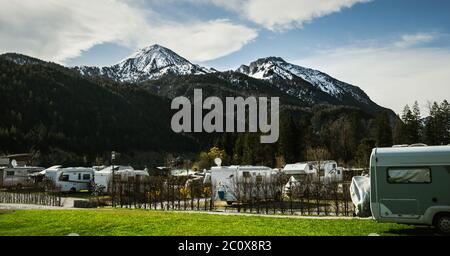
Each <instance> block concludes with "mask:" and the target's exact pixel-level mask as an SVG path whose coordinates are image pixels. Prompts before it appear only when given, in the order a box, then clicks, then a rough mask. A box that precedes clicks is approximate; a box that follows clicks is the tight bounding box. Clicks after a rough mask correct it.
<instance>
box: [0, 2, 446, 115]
mask: <svg viewBox="0 0 450 256" xmlns="http://www.w3.org/2000/svg"><path fill="white" fill-rule="evenodd" d="M14 2H15V3H14ZM449 11H450V1H448V0H430V1H425V0H422V1H420V0H372V1H370V0H281V1H280V0H278V1H269V0H228V1H227V0H97V1H88V0H78V1H75V0H42V1H34V0H22V1H19V2H18V1H3V0H0V24H3V26H2V25H0V52H11V51H14V52H21V53H24V54H29V55H32V56H35V57H39V58H43V59H47V60H52V61H55V62H59V63H62V64H65V65H69V66H75V65H94V66H108V65H113V64H115V63H117V62H119V61H120V60H122V59H124V58H126V57H127V56H129V55H131V54H132V53H133V52H134V51H136V49H138V48H141V47H145V46H148V45H151V44H155V43H158V44H161V45H164V46H166V47H168V48H171V49H172V50H174V51H176V52H177V53H179V54H180V55H182V56H184V57H186V58H187V59H189V60H191V61H192V62H194V63H198V64H201V65H204V66H208V67H210V66H211V67H215V68H217V69H219V70H228V69H236V68H238V67H239V66H240V65H241V64H248V63H249V62H251V61H253V60H255V59H257V58H260V57H266V56H280V57H283V58H284V59H286V60H288V61H290V62H292V63H295V64H299V65H302V66H307V67H311V68H315V69H319V70H321V71H324V72H326V73H329V74H330V75H332V76H335V77H336V78H338V79H341V80H343V81H345V82H349V83H352V84H354V85H357V86H359V87H361V88H362V89H364V90H365V91H366V92H367V93H368V95H369V96H370V97H371V98H372V99H373V100H374V101H375V102H377V103H379V104H380V105H383V106H386V107H390V108H392V109H394V110H395V111H396V112H400V111H401V109H402V107H403V106H404V105H405V104H412V103H413V102H414V101H415V100H418V101H419V102H420V104H421V106H422V107H423V108H424V109H426V106H427V104H428V102H429V101H435V100H436V101H440V100H443V99H448V95H450V89H449V87H450V86H448V85H447V81H450V75H449V74H448V73H450V72H448V70H450V15H448V13H449ZM2 17H3V18H2ZM424 112H426V111H424Z"/></svg>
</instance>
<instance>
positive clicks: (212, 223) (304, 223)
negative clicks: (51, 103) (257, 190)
mask: <svg viewBox="0 0 450 256" xmlns="http://www.w3.org/2000/svg"><path fill="white" fill-rule="evenodd" d="M411 230H414V228H413V227H412V226H408V225H398V224H381V223H376V222H375V221H372V220H357V219H355V220H325V219H322V220H321V219H292V218H267V217H257V216H224V215H210V214H201V213H198V214H197V213H194V214H190V213H173V212H159V211H145V210H116V209H114V210H113V209H99V210H75V211H73V210H68V211H63V210H62V211H45V210H32V211H0V235H1V236H29V235H32V236H65V235H68V234H70V233H77V234H80V235H82V236H174V235H175V236H367V235H368V234H370V233H377V234H380V235H399V234H400V235H401V234H404V233H405V232H406V233H405V234H409V233H408V232H411Z"/></svg>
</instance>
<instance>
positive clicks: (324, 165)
mask: <svg viewBox="0 0 450 256" xmlns="http://www.w3.org/2000/svg"><path fill="white" fill-rule="evenodd" d="M318 165H319V162H305V163H296V164H287V165H286V166H285V167H284V168H283V170H282V171H283V173H284V174H286V175H288V176H292V177H294V179H295V180H297V181H305V180H310V181H321V182H323V183H325V184H328V183H332V182H342V181H343V179H344V172H343V168H341V167H338V166H337V162H336V161H333V160H327V161H322V162H320V171H318V170H317V166H318Z"/></svg>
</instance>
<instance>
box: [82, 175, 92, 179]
mask: <svg viewBox="0 0 450 256" xmlns="http://www.w3.org/2000/svg"><path fill="white" fill-rule="evenodd" d="M90 179H91V175H90V174H83V180H90Z"/></svg>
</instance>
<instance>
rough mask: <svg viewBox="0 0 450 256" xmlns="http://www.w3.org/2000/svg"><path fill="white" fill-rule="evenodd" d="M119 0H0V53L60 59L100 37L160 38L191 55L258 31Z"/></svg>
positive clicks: (131, 43)
mask: <svg viewBox="0 0 450 256" xmlns="http://www.w3.org/2000/svg"><path fill="white" fill-rule="evenodd" d="M168 18H170V17H162V16H161V15H158V14H156V13H154V12H152V10H151V9H149V8H140V7H139V6H137V5H133V1H128V0H124V1H120V0H96V1H90V0H77V1H72V0H40V1H36V0H21V1H9V0H0V53H3V52H20V53H23V54H27V55H32V56H34V57H38V58H42V59H46V60H52V61H56V62H60V63H62V62H64V61H66V60H68V59H70V58H74V57H77V56H79V55H80V54H81V53H82V52H83V51H86V50H88V49H90V48H91V47H93V46H95V45H98V44H102V43H117V44H122V45H125V46H127V47H130V48H136V47H143V46H148V45H150V44H154V43H160V44H162V45H165V46H167V47H169V48H172V49H173V50H175V51H178V52H179V53H180V54H182V55H183V54H185V57H187V58H190V59H192V60H193V61H206V60H212V59H215V58H219V57H222V56H225V55H227V54H230V53H232V52H234V51H237V50H239V49H241V48H242V47H243V46H244V45H245V44H247V43H249V42H251V41H252V40H253V39H255V38H256V37H257V31H256V30H254V29H250V28H247V27H245V26H242V25H236V24H233V23H232V22H230V21H229V20H212V21H206V22H205V21H198V20H184V21H170V20H169V19H168Z"/></svg>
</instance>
